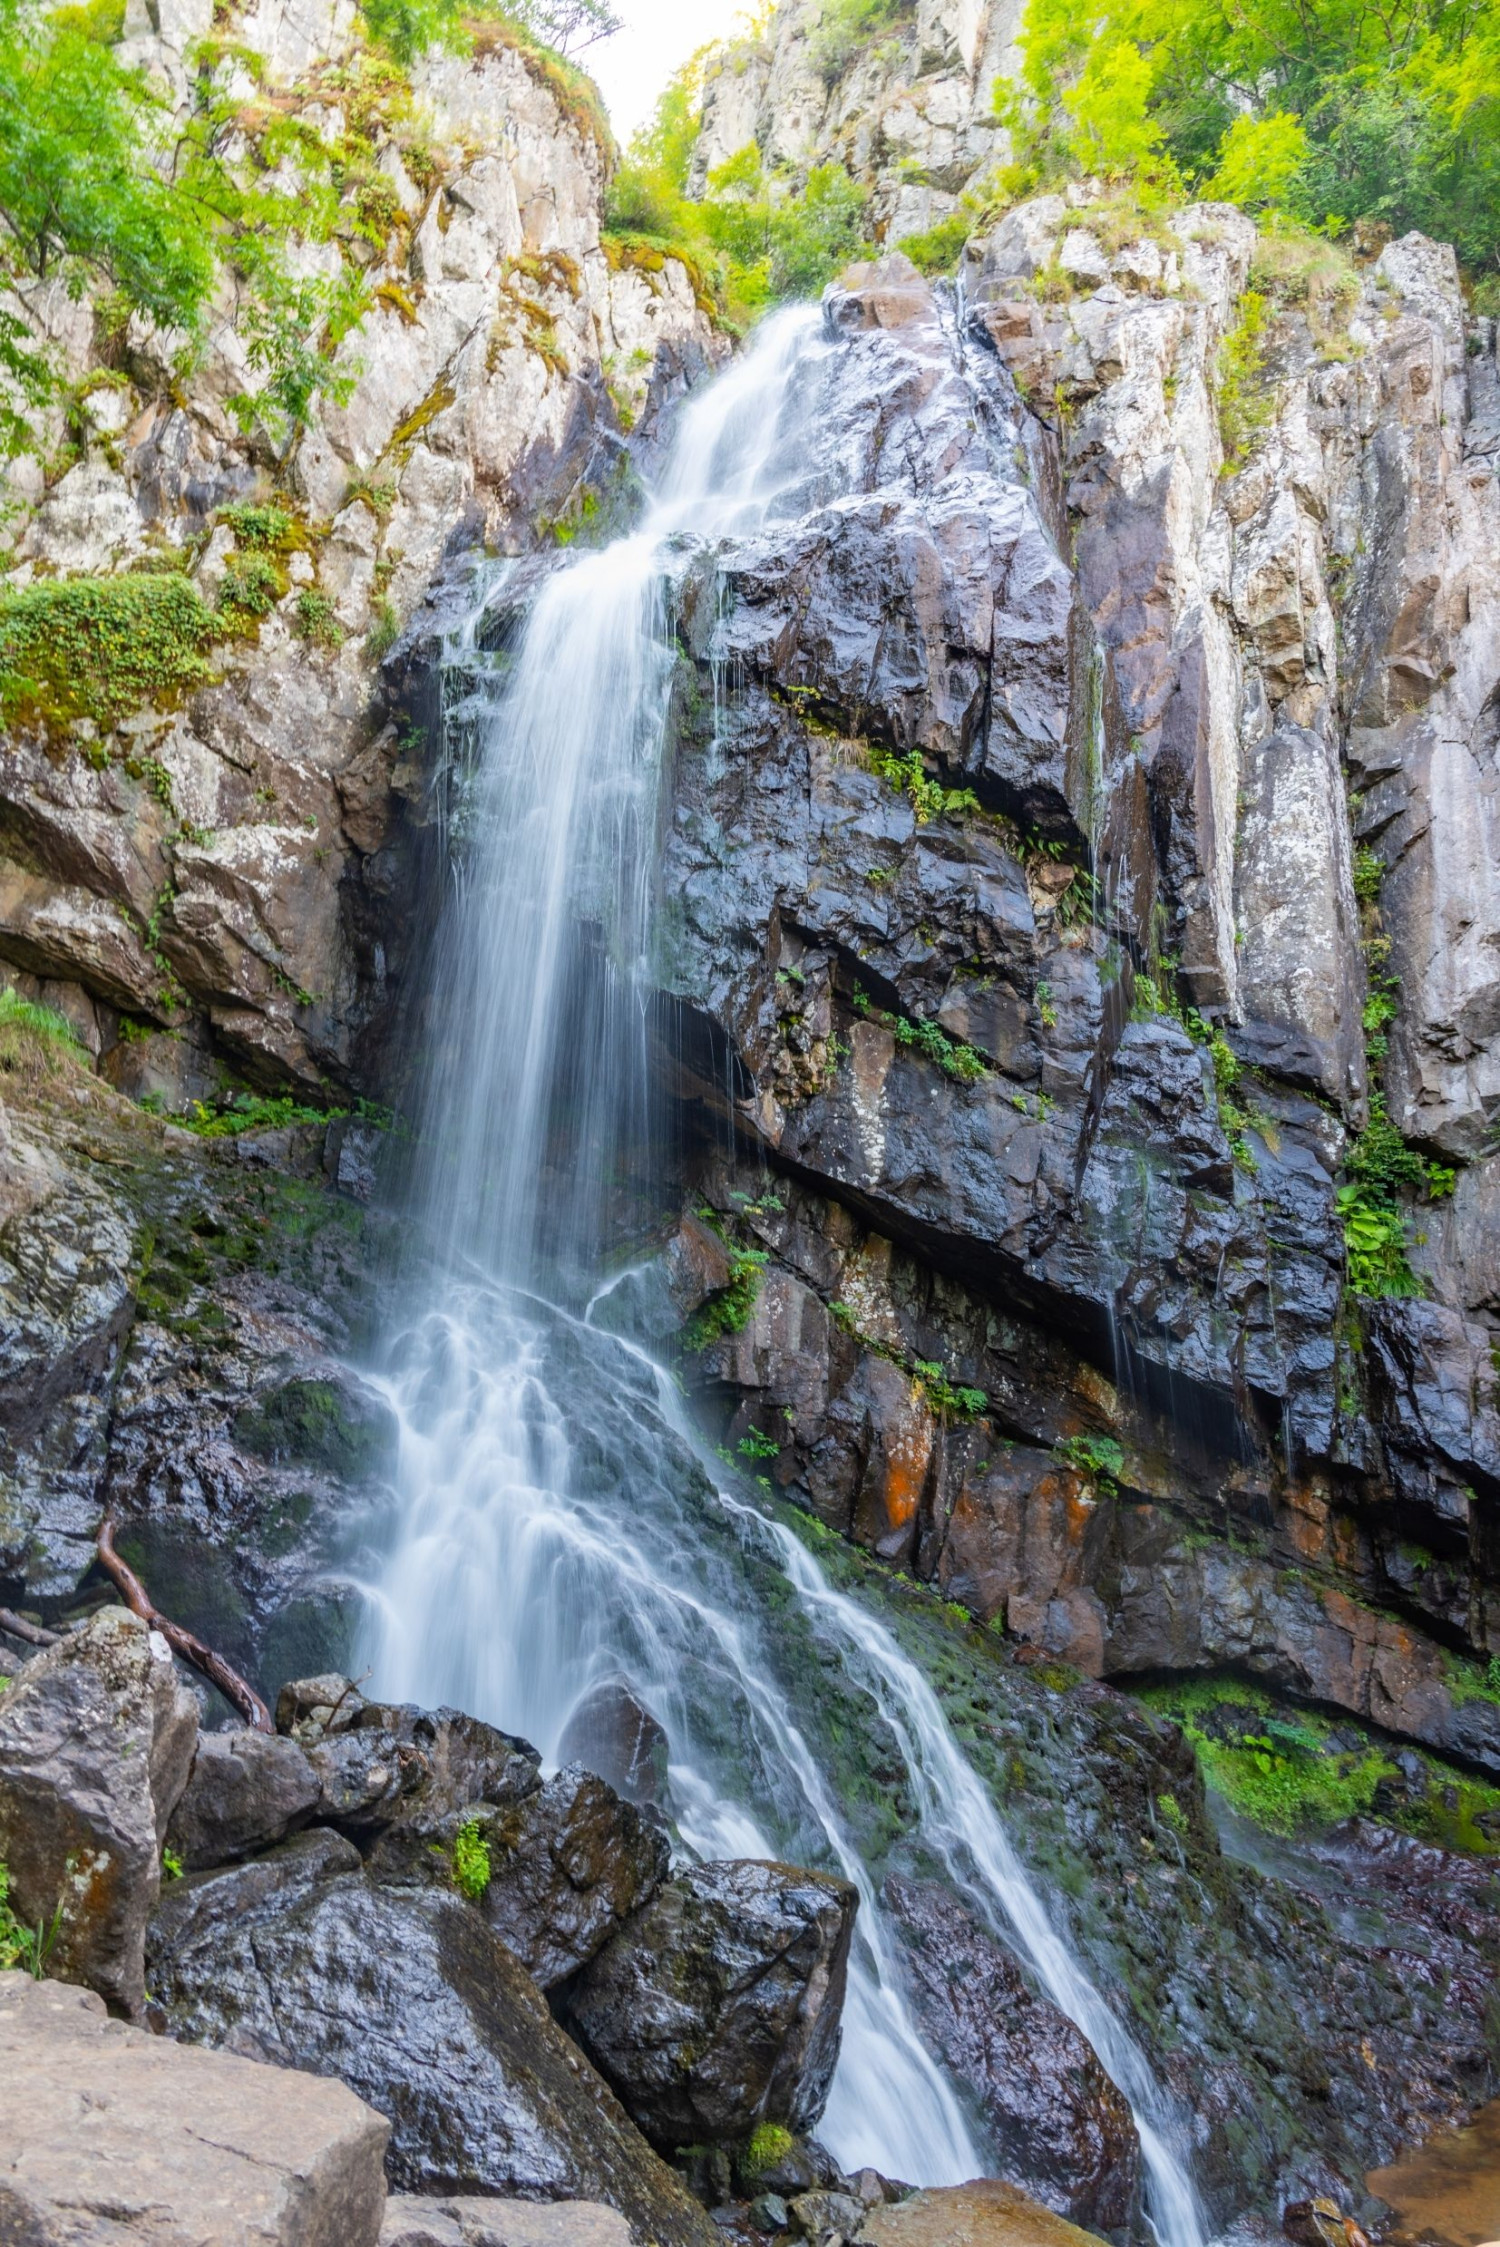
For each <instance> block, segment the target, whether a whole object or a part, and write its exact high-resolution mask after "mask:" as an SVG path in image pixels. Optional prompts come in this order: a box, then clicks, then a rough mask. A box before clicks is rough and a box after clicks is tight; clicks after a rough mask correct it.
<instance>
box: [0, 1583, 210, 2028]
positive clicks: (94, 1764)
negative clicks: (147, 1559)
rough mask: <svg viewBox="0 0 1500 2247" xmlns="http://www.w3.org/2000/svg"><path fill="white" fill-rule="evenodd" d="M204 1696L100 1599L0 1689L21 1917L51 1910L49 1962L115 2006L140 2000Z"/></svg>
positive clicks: (37, 1919)
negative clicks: (168, 1845) (169, 1840)
mask: <svg viewBox="0 0 1500 2247" xmlns="http://www.w3.org/2000/svg"><path fill="white" fill-rule="evenodd" d="M197 1732H198V1704H197V1702H196V1701H195V1699H194V1698H193V1695H192V1694H191V1693H189V1692H188V1691H187V1689H186V1688H185V1687H184V1686H182V1685H181V1684H180V1683H179V1682H178V1679H177V1674H176V1671H175V1669H174V1667H173V1663H172V1656H171V1653H170V1651H169V1650H168V1647H167V1643H166V1640H165V1639H163V1638H162V1637H161V1636H160V1635H159V1634H158V1633H157V1632H155V1631H150V1630H148V1629H147V1627H146V1625H145V1624H144V1623H142V1622H140V1621H139V1620H138V1619H137V1617H135V1616H134V1615H130V1614H127V1613H126V1612H125V1610H124V1609H123V1608H117V1607H112V1608H106V1609H104V1610H103V1611H102V1612H101V1613H100V1614H98V1615H95V1616H93V1617H92V1618H91V1619H90V1620H89V1622H87V1623H86V1624H85V1625H84V1626H83V1627H82V1629H81V1630H77V1631H72V1632H69V1633H68V1634H67V1636H66V1637H64V1638H62V1639H60V1640H59V1641H58V1643H57V1645H55V1646H50V1647H47V1648H45V1649H44V1650H43V1652H41V1653H40V1654H38V1655H36V1656H35V1658H34V1659H33V1660H32V1661H30V1662H28V1663H27V1664H26V1667H25V1668H24V1669H23V1670H22V1671H21V1673H20V1675H19V1676H18V1677H17V1678H16V1680H15V1682H14V1683H13V1684H12V1685H11V1686H10V1687H9V1688H8V1689H7V1690H6V1691H5V1692H4V1693H0V1862H3V1863H4V1864H6V1865H7V1866H8V1867H9V1870H10V1881H11V1885H10V1898H9V1901H10V1907H11V1909H12V1911H14V1912H15V1914H16V1916H17V1917H18V1918H19V1919H20V1920H21V1921H22V1923H23V1924H24V1925H27V1926H31V1927H35V1926H37V1925H39V1924H40V1925H42V1926H45V1927H50V1926H51V1925H52V1922H53V1918H54V1915H56V1917H57V1933H56V1938H55V1940H54V1942H53V1944H52V1948H51V1953H50V1963H51V1967H52V1970H53V1972H54V1973H55V1974H57V1975H58V1976H59V1977H60V1978H62V1979H64V1980H67V1981H76V1982H82V1983H83V1984H84V1985H85V1986H86V1987H87V1988H89V1989H92V1990H95V1991H97V1992H98V1994H99V1996H100V1997H102V1998H103V1999H104V2000H105V2001H106V2003H107V2004H108V2005H109V2006H110V2007H111V2008H112V2009H113V2010H114V2011H116V2012H120V2013H125V2014H129V2015H135V2014H138V2013H139V2012H140V2010H141V2006H142V2004H143V2002H144V1998H145V1986H144V1979H143V1945H144V1940H145V1932H146V1922H147V1919H148V1918H149V1916H150V1914H151V1910H152V1907H153V1906H154V1905H155V1903H156V1899H157V1895H158V1893H159V1891H160V1886H161V1847H162V1842H163V1840H164V1839H165V1836H166V1832H167V1826H168V1822H169V1820H170V1818H171V1815H172V1812H173V1810H174V1809H175V1807H176V1804H177V1800H178V1797H179V1796H180V1795H181V1793H182V1790H183V1787H184V1785H185V1784H186V1781H187V1775H188V1770H189V1767H190V1766H191V1763H192V1760H193V1746H194V1742H195V1740H196V1738H197Z"/></svg>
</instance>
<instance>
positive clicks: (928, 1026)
mask: <svg viewBox="0 0 1500 2247" xmlns="http://www.w3.org/2000/svg"><path fill="white" fill-rule="evenodd" d="M851 1004H852V1005H853V1008H854V1011H855V1013H856V1014H858V1015H861V1016H862V1017H863V1018H864V1019H865V1020H866V1021H868V1022H878V1023H880V1024H881V1025H882V1027H883V1028H885V1029H887V1030H889V1031H890V1033H891V1036H892V1037H893V1038H894V1039H895V1041H896V1043H897V1045H899V1046H907V1047H909V1048H911V1049H912V1050H913V1051H914V1052H917V1053H920V1054H922V1055H923V1056H924V1057H925V1058H926V1059H927V1060H928V1061H935V1062H936V1063H937V1065H938V1067H939V1068H940V1069H941V1070H942V1072H943V1075H944V1076H945V1077H952V1078H953V1080H954V1082H955V1083H957V1084H975V1083H977V1082H978V1080H979V1078H981V1077H987V1076H988V1075H989V1074H990V1065H989V1063H988V1062H987V1061H986V1060H985V1058H984V1055H983V1054H982V1053H980V1052H979V1051H978V1050H977V1049H976V1048H975V1047H974V1046H971V1045H963V1044H961V1043H959V1042H958V1041H957V1040H955V1039H953V1038H950V1037H949V1036H948V1034H947V1032H946V1031H944V1030H941V1029H940V1028H939V1027H938V1025H937V1023H936V1022H920V1021H914V1020H913V1019H912V1018H911V1017H910V1016H909V1015H904V1014H888V1013H887V1012H886V1010H885V1009H884V1008H883V1007H878V1006H875V1005H874V1004H873V1003H872V1001H871V999H870V995H869V993H868V992H867V991H865V990H863V989H862V988H861V987H860V985H859V984H858V983H856V984H855V986H854V996H853V999H852V1001H851Z"/></svg>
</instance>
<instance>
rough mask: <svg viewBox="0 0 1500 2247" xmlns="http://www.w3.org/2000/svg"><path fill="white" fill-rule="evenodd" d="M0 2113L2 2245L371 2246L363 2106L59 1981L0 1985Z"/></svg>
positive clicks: (374, 2157) (378, 2211)
mask: <svg viewBox="0 0 1500 2247" xmlns="http://www.w3.org/2000/svg"><path fill="white" fill-rule="evenodd" d="M0 2114H3V2115H4V2117H5V2128H4V2132H3V2134H0V2239H7V2240H8V2239H16V2240H18V2241H24V2242H25V2247H148V2243H149V2247H376V2242H377V2241H378V2240H380V2238H381V2236H382V2235H381V2229H380V2225H381V2216H382V2212H383V2210H384V2207H385V2169H384V2158H385V2143H386V2139H387V2137H388V2136H389V2134H390V2126H389V2124H388V2123H387V2122H386V2121H385V2119H384V2117H383V2116H381V2115H378V2114H377V2113H376V2112H375V2110H374V2109H373V2107H368V2106H366V2105H365V2103H364V2101H363V2100H362V2099H357V2098H356V2097H355V2095H354V2093H353V2092H352V2091H350V2090H349V2089H348V2088H347V2087H346V2086H345V2085H344V2084H342V2083H337V2082H334V2081H333V2080H332V2079H331V2078H328V2077H324V2076H314V2075H305V2074H302V2073H301V2072H299V2071H297V2070H295V2069H292V2068H276V2067H265V2066H262V2065H260V2064H259V2063H258V2062H256V2061H254V2060H242V2059H238V2058H236V2057H235V2056H234V2055H233V2054H231V2053H228V2052H211V2051H206V2050H204V2049H203V2048H202V2047H200V2046H197V2045H188V2044H174V2043H172V2042H170V2041H169V2040H168V2039H167V2038H165V2037H159V2036H152V2035H151V2034H150V2033H149V2032H148V2031H146V2030H145V2029H137V2028H131V2027H129V2026H128V2025H127V2024H126V2023H124V2022H122V2021H112V2020H110V2019H109V2017H108V2015H107V2014H106V2012H105V2010H104V2005H103V2002H102V2000H101V1999H99V1998H98V1997H96V1996H95V1995H94V1994H93V1992H92V1991H90V1990H83V1989H75V1988H74V1987H72V1986H71V1985H70V1984H68V1983H65V1982H36V1981H33V1980H32V1979H31V1977H30V1976H29V1975H26V1974H20V1973H4V1974H0ZM459 2236H462V2235H459ZM554 2236H560V2235H554ZM518 2247H519V2243H518ZM549 2247H550V2242H549ZM590 2247H592V2239H591V2240H590ZM599 2247H615V2243H614V2240H613V2238H610V2239H609V2240H607V2241H606V2239H605V2238H604V2236H603V2235H601V2236H600V2240H599Z"/></svg>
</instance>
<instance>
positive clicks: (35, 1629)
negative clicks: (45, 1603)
mask: <svg viewBox="0 0 1500 2247" xmlns="http://www.w3.org/2000/svg"><path fill="white" fill-rule="evenodd" d="M0 1631H4V1633H5V1635H6V1637H7V1638H19V1639H24V1641H25V1643H26V1644H27V1645H28V1646H56V1644H57V1642H58V1640H59V1639H60V1638H61V1637H62V1632H61V1631H48V1630H44V1629H43V1628H42V1626H41V1624H40V1623H28V1622H27V1620H26V1618H25V1616H24V1615H16V1614H13V1613H12V1612H11V1610H10V1608H8V1607H0Z"/></svg>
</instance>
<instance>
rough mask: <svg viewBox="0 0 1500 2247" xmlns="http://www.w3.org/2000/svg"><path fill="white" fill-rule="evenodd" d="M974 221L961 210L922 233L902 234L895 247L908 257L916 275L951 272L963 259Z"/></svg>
mask: <svg viewBox="0 0 1500 2247" xmlns="http://www.w3.org/2000/svg"><path fill="white" fill-rule="evenodd" d="M973 227H974V221H973V220H972V219H971V218H969V217H968V216H966V214H965V213H964V212H962V211H954V212H953V213H952V215H951V216H950V217H948V218H942V219H939V220H938V222H937V224H936V226H929V227H928V228H927V229H926V230H925V231H924V232H923V233H921V234H903V235H902V237H901V239H900V241H899V242H897V243H896V244H895V245H894V246H895V248H896V249H898V250H900V251H902V252H903V253H904V254H905V256H907V257H909V258H910V259H911V261H912V264H913V265H914V266H915V267H916V269H917V271H918V272H919V273H927V274H938V273H951V272H952V271H953V268H954V267H955V266H956V265H957V263H958V261H959V259H960V258H961V257H962V256H963V250H964V244H965V242H967V241H968V239H969V236H970V234H971V233H972V231H973Z"/></svg>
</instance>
